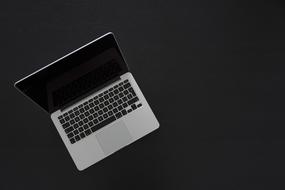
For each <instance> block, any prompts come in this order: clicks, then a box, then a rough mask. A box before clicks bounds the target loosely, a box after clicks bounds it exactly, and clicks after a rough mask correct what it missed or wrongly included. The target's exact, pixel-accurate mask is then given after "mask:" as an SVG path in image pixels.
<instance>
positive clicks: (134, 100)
mask: <svg viewBox="0 0 285 190" xmlns="http://www.w3.org/2000/svg"><path fill="white" fill-rule="evenodd" d="M138 100H139V99H138V97H134V98H133V99H131V100H129V101H128V104H129V105H132V104H133V103H135V102H137V101H138Z"/></svg>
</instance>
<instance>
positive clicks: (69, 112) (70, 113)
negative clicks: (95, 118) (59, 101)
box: [63, 110, 73, 116]
mask: <svg viewBox="0 0 285 190" xmlns="http://www.w3.org/2000/svg"><path fill="white" fill-rule="evenodd" d="M72 112H73V110H70V111H68V113H69V114H71V113H72ZM65 114H66V113H65ZM63 115H64V114H63ZM64 116H65V115H64Z"/></svg>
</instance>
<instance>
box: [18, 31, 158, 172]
mask: <svg viewBox="0 0 285 190" xmlns="http://www.w3.org/2000/svg"><path fill="white" fill-rule="evenodd" d="M15 87H16V88H17V89H19V91H20V92H22V93H23V94H24V95H26V96H27V97H28V98H29V99H31V100H32V101H33V102H35V103H36V104H38V105H39V106H40V107H41V108H43V109H44V110H45V111H46V112H48V113H49V114H50V115H51V119H52V121H53V123H54V125H55V127H56V129H57V131H58V133H59V135H60V136H61V138H62V141H63V143H64V144H65V146H66V148H67V149H68V151H69V153H70V155H71V157H72V159H73V161H74V163H75V165H76V167H77V168H78V170H84V169H85V168H87V167H89V166H91V165H92V164H94V163H96V162H98V161H100V160H102V159H103V158H105V157H107V156H109V155H111V154H112V153H114V152H116V151H117V150H119V149H121V148H123V147H125V146H127V145H128V144H130V143H132V142H134V141H136V140H138V139H139V138H141V137H143V136H145V135H146V134H148V133H150V132H152V131H153V130H155V129H157V128H158V127H159V123H158V121H157V119H156V118H155V116H154V114H153V112H152V110H151V108H150V106H149V105H148V103H147V101H146V99H145V97H144V96H143V94H142V92H141V90H140V88H139V86H138V85H137V83H136V81H135V79H134V77H133V75H132V74H131V73H130V71H129V68H128V66H127V64H126V62H125V60H124V58H123V55H122V53H121V51H120V48H119V46H118V44H117V41H116V39H115V37H114V34H113V33H111V32H109V33H107V34H105V35H103V36H101V37H99V38H98V39H95V40H93V41H91V42H90V43H88V44H86V45H84V46H82V47H80V48H78V49H76V50H75V51H73V52H71V53H69V54H67V55H65V56H63V57H62V58H60V59H58V60H56V61H54V62H52V63H51V64H49V65H47V66H45V67H43V68H41V69H39V70H38V71H36V72H34V73H32V74H30V75H28V76H27V77H25V78H23V79H21V80H19V81H18V82H16V83H15Z"/></svg>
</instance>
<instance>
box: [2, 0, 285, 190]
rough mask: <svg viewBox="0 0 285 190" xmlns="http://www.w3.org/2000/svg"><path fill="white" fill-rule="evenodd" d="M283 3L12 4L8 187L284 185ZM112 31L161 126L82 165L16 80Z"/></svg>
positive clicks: (7, 9) (6, 63)
mask: <svg viewBox="0 0 285 190" xmlns="http://www.w3.org/2000/svg"><path fill="white" fill-rule="evenodd" d="M284 11H285V5H284V3H283V2H282V1H265V2H262V1H256V2H254V1H250V3H249V2H241V1H235V2H234V1H224V2H222V1H203V0H202V1H184V2H174V1H149V2H147V1H140V2H138V1H128V2H127V1H124V2H122V1H105V0H104V1H85V0H84V1H17V2H15V1H10V2H9V3H8V2H6V3H3V2H2V3H1V6H0V18H1V35H0V41H1V43H0V44H1V45H0V47H1V66H2V67H1V75H0V76H1V80H0V85H1V99H0V101H1V115H2V116H1V122H2V124H1V138H0V146H1V156H0V163H1V176H0V189H90V188H92V189H250V190H252V189H284V188H285V185H284V177H285V174H284V173H285V172H284V171H285V162H284V160H285V152H284V149H285V137H284V132H285V129H284V124H285V117H284V113H285V112H284V106H285V99H284V97H285V88H284V82H285V64H284V61H285V52H284V51H285V45H284V44H285V35H284V34H285V33H284V32H285V12H284ZM108 31H113V32H114V33H115V34H116V35H117V37H118V41H119V43H120V45H121V48H122V50H123V53H124V55H125V56H126V59H127V62H128V64H129V66H130V68H131V71H132V73H133V74H134V76H135V78H136V80H137V82H138V84H139V85H140V87H141V89H142V91H143V92H144V94H145V96H146V98H147V100H148V101H149V103H150V105H151V107H152V108H153V111H154V113H155V114H156V115H157V118H158V120H159V121H160V124H161V127H160V129H159V130H157V131H155V132H154V133H152V134H150V135H148V136H146V137H145V138H143V139H142V140H139V141H138V142H136V143H134V144H132V145H130V146H128V147H127V148H124V149H123V150H121V151H119V152H118V153H116V154H114V155H112V156H111V157H108V158H107V159H105V160H103V161H101V162H99V163H98V164H96V165H94V166H92V167H90V168H89V169H87V170H85V171H83V172H78V171H77V170H76V168H75V166H74V164H73V162H72V160H71V158H70V156H69V155H68V153H67V151H66V149H65V147H64V145H63V143H62V142H61V139H60V137H59V135H58V134H57V132H56V130H55V128H54V126H53V124H52V122H51V120H50V118H49V116H48V115H47V114H46V113H45V112H44V111H42V110H41V109H39V108H38V107H37V106H36V105H34V104H32V103H31V102H30V101H29V100H28V99H26V98H25V97H24V96H22V95H21V94H20V93H19V92H18V91H16V90H15V89H14V88H13V82H15V81H16V80H18V79H20V78H21V77H23V76H25V75H26V74H29V73H31V72H32V71H34V70H36V69H38V68H40V67H42V66H45V65H46V64H48V63H50V62H51V61H53V60H55V59H57V58H59V57H61V56H62V55H64V54H66V53H68V52H69V51H71V50H74V49H76V48H78V47H79V46H81V45H83V44H85V43H86V42H88V41H90V40H92V39H94V38H96V37H98V36H100V35H101V34H103V33H105V32H108Z"/></svg>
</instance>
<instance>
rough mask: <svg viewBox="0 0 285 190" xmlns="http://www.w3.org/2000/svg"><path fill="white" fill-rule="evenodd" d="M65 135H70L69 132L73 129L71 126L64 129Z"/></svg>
mask: <svg viewBox="0 0 285 190" xmlns="http://www.w3.org/2000/svg"><path fill="white" fill-rule="evenodd" d="M64 131H65V133H66V134H67V133H70V132H71V131H73V127H72V126H71V127H68V128H66V129H65V130H64Z"/></svg>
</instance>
